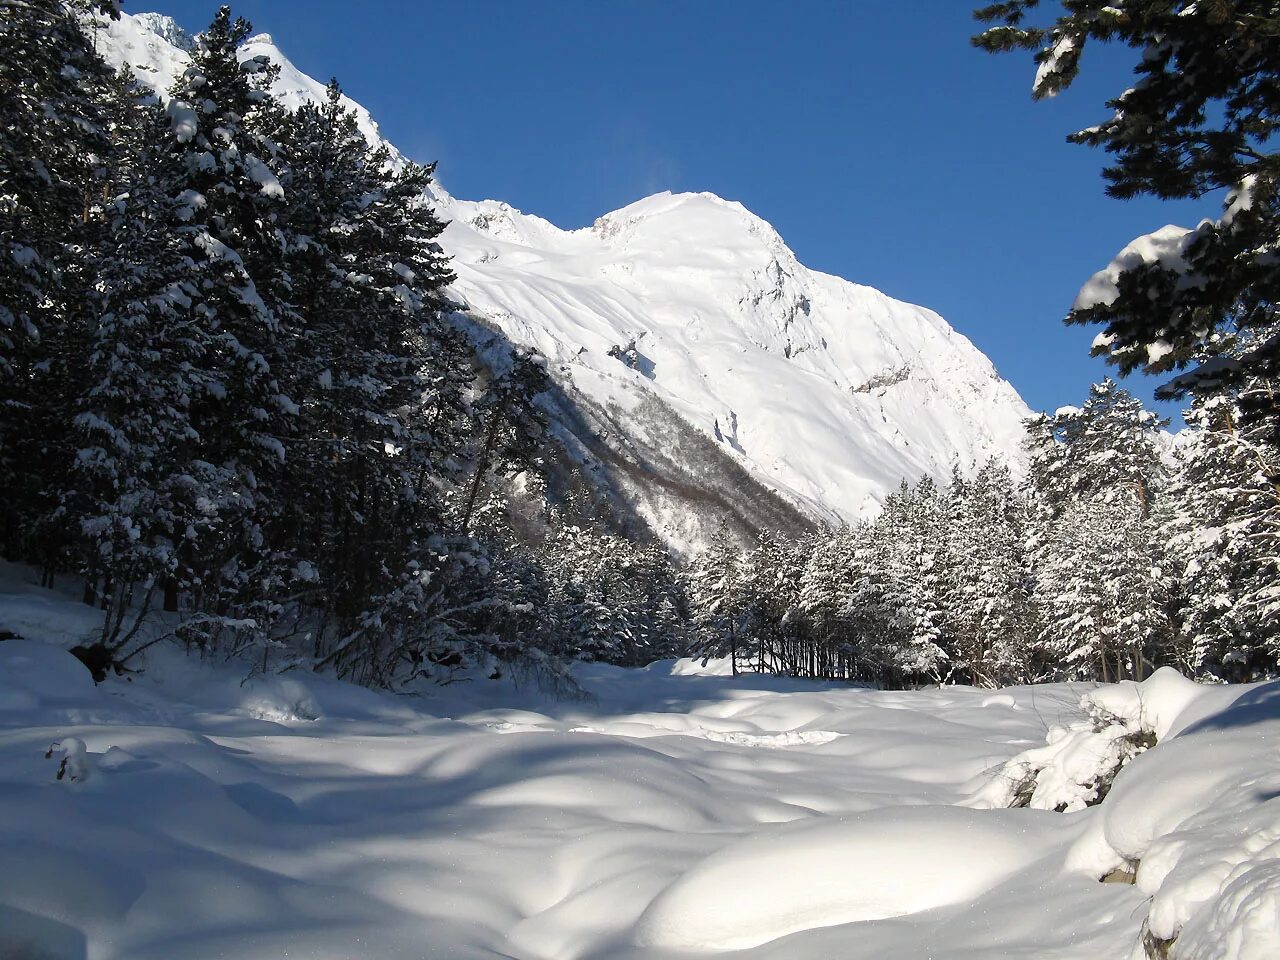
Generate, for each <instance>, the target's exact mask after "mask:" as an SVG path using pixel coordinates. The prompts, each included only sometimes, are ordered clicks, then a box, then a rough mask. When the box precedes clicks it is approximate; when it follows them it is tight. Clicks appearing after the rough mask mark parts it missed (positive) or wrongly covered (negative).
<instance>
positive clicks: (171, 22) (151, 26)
mask: <svg viewBox="0 0 1280 960" xmlns="http://www.w3.org/2000/svg"><path fill="white" fill-rule="evenodd" d="M134 19H135V20H136V21H137V23H138V26H139V27H141V28H142V29H143V30H145V31H147V32H149V33H153V34H155V35H156V36H157V37H159V38H160V39H161V40H163V41H165V42H166V43H169V44H172V45H173V46H175V47H177V48H178V49H179V50H184V51H188V52H190V51H191V50H192V49H193V48H194V47H195V44H196V41H195V37H193V36H192V35H191V34H190V33H189V32H188V31H187V30H185V29H184V28H183V27H181V26H179V25H178V21H177V20H175V19H173V17H170V16H166V15H165V14H163V13H139V14H137V15H136V16H135V17H134Z"/></svg>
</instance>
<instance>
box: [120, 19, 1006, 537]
mask: <svg viewBox="0 0 1280 960" xmlns="http://www.w3.org/2000/svg"><path fill="white" fill-rule="evenodd" d="M190 43H191V37H190V35H189V34H187V33H186V31H184V30H183V29H182V28H181V27H179V26H178V25H177V24H176V23H174V22H173V21H172V20H171V19H170V18H168V17H164V16H160V15H157V14H137V15H128V14H126V15H124V16H123V17H122V18H121V20H119V21H116V22H110V23H107V24H106V26H105V27H104V31H103V37H102V40H101V43H100V47H101V49H102V50H103V52H104V54H105V56H106V57H107V59H108V60H109V61H111V62H113V63H115V64H117V65H120V64H129V65H130V66H131V67H132V68H133V69H134V72H135V73H136V74H137V75H138V77H139V78H140V79H141V80H142V81H143V82H145V83H147V84H148V85H150V86H151V87H153V88H154V89H156V90H157V92H159V93H160V94H162V95H163V94H164V92H165V91H166V90H167V89H168V88H169V86H170V84H171V83H172V82H173V79H174V78H175V77H176V76H178V75H179V74H180V73H181V71H182V70H183V69H184V68H185V65H186V63H187V61H188V54H187V50H189V49H190ZM260 55H266V56H268V57H270V59H271V60H272V61H273V62H275V63H277V64H279V65H280V67H281V73H280V78H279V80H278V81H277V85H276V88H275V92H276V93H277V95H278V96H279V97H280V98H281V99H282V100H283V101H284V102H285V103H286V104H288V105H293V106H296V105H297V104H299V103H301V102H303V101H306V100H314V99H318V98H319V97H320V96H321V95H322V94H323V90H324V85H323V84H321V83H319V82H318V81H316V80H314V79H313V78H311V77H309V76H307V75H306V74H303V73H302V72H301V71H299V70H298V69H297V68H296V67H294V66H293V64H292V63H291V62H290V61H289V60H288V58H287V57H285V56H284V54H283V53H281V51H280V49H279V47H277V46H276V44H275V42H274V41H273V40H272V38H271V37H269V36H266V35H265V34H263V35H259V36H256V37H253V38H251V39H250V40H248V41H247V42H246V43H245V45H244V47H243V56H244V57H245V58H246V59H247V58H249V57H253V56H260ZM348 105H349V106H350V107H351V109H353V110H355V111H356V114H357V119H358V123H359V125H360V129H361V130H362V132H363V133H364V134H365V136H366V137H367V138H369V139H370V140H371V141H373V142H382V139H381V134H380V132H379V130H378V126H377V123H376V122H375V121H374V119H373V118H372V117H371V116H370V115H369V113H368V111H367V110H365V109H364V108H363V107H361V106H360V105H359V104H357V103H355V102H354V101H349V103H348ZM395 155H396V156H397V157H399V156H400V155H399V154H398V153H397V154H395ZM445 173H446V175H447V171H446V172H445ZM432 199H433V201H434V202H435V203H436V204H437V206H438V208H439V211H440V213H441V215H442V216H443V217H444V218H446V219H448V220H450V221H451V223H450V226H449V227H448V229H447V230H446V231H445V233H444V235H443V237H442V243H443V244H444V246H445V249H446V251H447V252H448V253H450V254H451V255H452V256H453V258H454V269H455V270H456V272H457V275H458V279H457V282H456V283H455V284H454V286H453V288H452V292H453V295H454V296H455V297H456V298H457V299H458V300H459V301H462V302H465V303H466V304H467V306H468V308H469V312H470V314H471V315H472V317H473V318H474V319H475V320H476V321H477V323H479V324H481V325H487V326H489V327H491V328H492V329H493V330H494V331H495V332H497V333H500V334H501V335H502V336H505V337H506V338H509V339H510V340H512V341H514V342H516V343H520V344H523V345H527V346H531V347H535V348H536V349H538V350H539V351H541V352H542V353H543V354H544V355H545V356H546V357H547V358H548V360H549V368H550V371H551V373H552V376H553V378H554V380H555V382H556V384H557V391H556V394H557V395H556V397H554V398H552V399H550V400H549V401H548V403H549V406H550V408H552V410H553V415H554V425H555V431H556V433H557V435H558V437H559V438H560V440H561V441H562V443H563V445H564V448H565V450H566V452H567V454H568V456H569V458H571V459H572V460H574V461H575V462H576V464H577V465H578V468H579V469H581V470H583V471H584V472H585V473H586V474H587V475H588V476H590V477H592V478H593V480H594V482H595V483H596V485H597V486H598V488H599V489H600V490H601V491H602V492H604V493H606V494H608V495H610V496H612V497H613V498H615V500H617V501H618V502H619V503H624V504H625V505H626V506H627V508H628V509H630V510H632V511H634V513H635V514H636V515H637V516H638V517H639V518H641V519H642V520H643V521H644V522H645V523H646V524H647V525H648V526H650V527H651V528H653V529H654V530H656V531H658V532H659V533H661V534H662V535H663V536H664V537H665V538H666V539H667V540H668V541H669V542H671V543H672V544H674V545H676V546H677V547H684V546H688V545H692V544H697V543H698V542H700V541H702V540H703V539H705V536H706V534H707V532H708V529H709V524H711V523H714V522H717V521H718V519H721V518H723V519H727V520H728V521H729V522H730V524H731V525H732V526H733V527H735V528H736V529H738V530H739V531H740V532H741V533H743V534H751V533H754V532H756V531H758V530H762V529H773V530H780V531H783V532H794V531H795V530H798V529H802V528H803V527H805V526H806V525H808V524H810V523H812V522H813V521H823V522H839V521H841V520H852V519H856V518H858V517H860V516H864V515H867V514H868V513H871V512H874V511H875V510H876V508H877V504H878V503H879V501H880V500H881V499H883V497H884V496H885V495H886V494H887V493H888V492H890V491H892V490H893V489H895V488H896V487H897V485H898V484H899V482H900V481H901V480H902V479H903V478H904V477H905V478H907V479H911V480H914V479H915V478H917V477H919V476H921V475H924V474H929V475H932V476H934V477H935V478H938V479H942V478H944V477H946V476H947V475H949V473H950V472H951V470H952V467H953V465H955V464H959V466H960V467H961V469H962V470H967V469H968V468H970V467H971V466H973V465H974V464H977V463H980V462H982V461H984V460H986V459H987V458H989V457H993V456H994V457H998V458H1002V459H1005V460H1008V461H1010V462H1013V463H1017V462H1018V461H1019V458H1020V454H1019V442H1020V437H1021V422H1022V420H1023V418H1025V417H1026V416H1027V415H1028V414H1029V412H1030V411H1029V410H1028V409H1027V407H1026V405H1025V403H1023V401H1022V399H1021V398H1020V397H1019V396H1018V394H1017V392H1016V391H1015V390H1014V389H1013V387H1012V386H1010V385H1009V384H1008V383H1007V382H1006V381H1004V380H1002V379H1001V378H1000V377H999V376H998V375H997V373H996V371H995V369H994V367H993V366H992V364H991V362H990V361H989V360H988V359H987V358H986V357H985V356H984V355H983V354H982V353H981V352H980V351H978V350H977V348H975V347H974V346H973V344H972V343H970V341H969V340H968V339H966V338H965V337H963V336H962V335H960V334H959V333H957V332H956V331H955V330H953V329H952V328H951V327H950V326H949V325H948V324H947V323H946V321H944V320H943V319H942V318H941V317H940V316H938V315H937V314H936V313H934V312H932V311H930V310H927V309H924V308H921V307H916V306H912V305H909V304H906V303H901V302H899V301H896V300H893V299H892V298H890V297H888V296H886V295H884V294H882V293H880V292H879V291H877V290H874V289H872V288H870V287H865V286H860V285H858V284H854V283H851V282H849V281H846V280H843V279H840V278H838V277H834V276H829V275H827V274H823V273H819V272H817V271H813V270H810V269H808V268H807V267H805V266H803V265H802V264H801V263H799V261H798V260H797V259H796V257H795V255H794V254H793V253H792V252H791V250H790V249H789V248H788V247H787V246H786V244H785V243H784V242H783V240H782V238H781V237H780V236H779V235H778V233H777V231H775V230H774V229H773V227H771V226H770V225H769V224H768V223H766V222H765V221H764V220H762V219H761V218H759V217H757V216H756V215H755V214H753V213H751V212H750V211H749V210H747V209H746V208H745V207H743V206H742V205H741V204H740V203H736V202H734V201H729V200H724V199H721V198H720V197H717V196H715V195H713V194H710V193H686V194H671V193H660V194H656V195H654V196H651V197H647V198H645V199H643V200H639V201H637V202H636V203H633V204H630V205H628V206H626V207H623V208H622V209H620V210H616V211H614V212H612V213H609V214H606V215H604V216H602V217H600V218H599V219H598V220H597V221H596V222H595V223H594V224H593V225H592V226H590V227H586V228H582V229H579V230H562V229H560V228H559V227H556V226H555V225H553V224H551V223H549V222H548V221H546V220H544V219H542V218H540V217H537V216H534V215H531V214H525V213H522V212H521V211H519V210H517V209H515V208H514V207H512V206H510V205H509V204H506V203H502V202H499V201H494V200H483V201H466V200H458V199H455V198H453V197H452V196H450V195H449V194H448V193H447V192H445V191H444V190H443V189H440V188H436V189H434V190H433V195H432Z"/></svg>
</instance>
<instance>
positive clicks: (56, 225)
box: [0, 0, 118, 578]
mask: <svg viewBox="0 0 1280 960" xmlns="http://www.w3.org/2000/svg"><path fill="white" fill-rule="evenodd" d="M98 9H101V10H104V11H106V12H108V13H112V14H116V11H115V10H114V7H113V5H109V4H102V3H87V2H75V3H64V2H62V0H24V2H22V3H13V4H6V5H4V6H3V7H0V48H2V49H3V50H4V56H3V58H0V61H2V62H0V89H3V90H4V95H3V96H0V489H3V490H4V491H5V504H6V509H5V511H4V514H5V516H4V519H3V520H0V553H3V554H5V555H8V556H14V557H18V556H21V557H23V558H24V559H27V560H30V561H33V562H36V563H39V564H40V565H41V566H42V567H43V568H44V571H45V574H46V578H48V577H51V576H52V573H53V572H54V570H56V569H58V568H59V567H61V566H62V565H63V564H64V563H65V555H64V551H65V545H66V534H67V531H66V528H65V526H64V525H62V524H60V523H58V522H56V521H55V520H54V518H53V517H52V512H53V511H54V510H55V509H56V488H57V486H58V484H59V482H60V480H59V479H57V478H60V477H62V476H65V471H66V470H67V469H68V468H69V458H70V455H71V451H72V449H73V448H72V446H71V442H70V438H69V436H68V429H67V423H68V421H69V409H68V405H69V392H70V390H71V388H72V384H73V383H74V379H75V371H76V370H77V368H78V366H79V363H80V361H81V360H82V359H83V357H84V352H85V343H84V331H85V319H84V317H83V316H82V315H80V314H81V304H82V303H83V301H84V299H85V295H86V292H87V289H88V287H89V286H90V285H91V284H92V280H93V277H92V276H91V275H89V274H87V273H86V272H85V271H84V270H83V269H81V264H80V251H81V250H82V249H83V248H84V247H85V246H86V245H87V244H88V241H89V239H90V238H91V235H92V233H93V232H94V229H95V224H94V223H93V222H92V221H93V213H92V210H91V205H92V203H93V202H94V201H95V200H96V199H97V197H98V194H99V189H98V186H99V184H100V181H101V176H102V168H103V163H104V158H105V157H106V155H107V154H108V152H109V150H110V142H109V139H108V137H107V134H106V131H105V126H104V121H103V116H102V110H101V104H100V98H101V95H102V93H103V90H104V88H105V85H106V83H107V79H108V77H109V71H108V68H107V67H106V65H105V64H104V63H103V61H102V59H101V58H100V57H99V56H98V55H97V54H96V52H95V51H94V49H93V45H92V42H91V40H90V38H89V37H88V36H87V35H86V33H85V30H84V27H83V25H82V22H81V16H82V15H83V14H85V13H87V12H89V11H91V10H98ZM116 15H118V14H116ZM35 464H39V465H40V467H34V466H33V465H35Z"/></svg>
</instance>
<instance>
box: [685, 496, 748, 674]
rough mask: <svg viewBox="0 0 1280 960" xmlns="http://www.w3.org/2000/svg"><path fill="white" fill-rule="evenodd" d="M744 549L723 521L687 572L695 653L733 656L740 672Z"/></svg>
mask: <svg viewBox="0 0 1280 960" xmlns="http://www.w3.org/2000/svg"><path fill="white" fill-rule="evenodd" d="M743 559H744V558H743V550H742V547H741V546H740V545H739V544H738V543H737V541H736V540H735V539H734V538H733V536H732V535H731V534H730V533H729V528H728V525H727V524H726V523H725V522H724V521H721V523H720V524H719V526H717V528H716V530H715V532H714V533H713V534H712V535H711V539H710V542H709V543H708V544H707V546H706V548H705V549H704V550H703V551H702V552H701V553H699V554H698V555H697V556H696V557H694V559H693V562H692V563H691V564H690V567H689V572H688V574H687V577H688V581H689V594H690V597H691V599H692V602H693V609H694V627H695V630H696V640H695V642H694V645H693V649H692V653H693V655H694V656H699V657H703V658H704V659H705V658H709V657H729V658H730V663H731V665H732V666H731V669H732V671H733V673H735V674H736V673H737V672H738V666H739V645H740V641H741V633H742V627H743V624H742V620H743V613H744V610H745V607H746V583H745V579H744V570H743Z"/></svg>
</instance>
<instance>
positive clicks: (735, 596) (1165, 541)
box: [690, 380, 1280, 686]
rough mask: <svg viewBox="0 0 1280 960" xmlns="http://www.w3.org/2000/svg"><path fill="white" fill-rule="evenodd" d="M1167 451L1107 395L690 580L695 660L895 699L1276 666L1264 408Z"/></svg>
mask: <svg viewBox="0 0 1280 960" xmlns="http://www.w3.org/2000/svg"><path fill="white" fill-rule="evenodd" d="M1274 390H1275V385H1274V384H1271V383H1269V382H1251V383H1250V385H1249V386H1248V387H1247V388H1246V390H1245V391H1244V392H1245V394H1246V395H1245V396H1243V397H1230V396H1219V397H1217V398H1214V399H1212V400H1207V401H1204V402H1202V403H1197V404H1196V405H1195V406H1194V407H1193V408H1192V409H1191V410H1189V411H1188V412H1187V414H1186V416H1187V420H1188V426H1187V428H1186V429H1184V430H1182V431H1181V432H1179V433H1178V434H1176V435H1171V434H1169V433H1167V432H1165V431H1164V429H1163V427H1164V426H1165V424H1164V423H1162V422H1161V421H1160V420H1159V419H1158V418H1157V417H1156V416H1155V415H1154V414H1153V413H1151V412H1150V411H1148V410H1144V409H1143V407H1142V404H1141V403H1140V402H1139V401H1138V400H1137V399H1136V398H1134V397H1133V396H1132V395H1130V394H1129V393H1128V392H1127V391H1125V390H1123V389H1121V388H1119V387H1117V386H1116V385H1115V384H1114V383H1113V382H1112V381H1110V380H1105V381H1103V382H1102V383H1100V384H1097V385H1095V386H1094V387H1093V388H1092V389H1091V391H1090V395H1089V397H1088V399H1087V400H1086V401H1085V403H1084V404H1083V405H1082V406H1080V407H1064V408H1062V409H1061V410H1059V411H1057V412H1056V413H1055V414H1054V415H1052V416H1044V415H1041V416H1038V417H1035V418H1033V419H1031V420H1029V421H1028V422H1027V424H1026V427H1027V433H1026V440H1025V448H1026V455H1027V469H1026V475H1025V476H1023V477H1016V478H1015V477H1014V476H1013V475H1012V474H1011V473H1010V470H1009V468H1008V467H1007V466H1006V465H1004V464H1001V463H999V462H995V461H993V462H990V463H988V464H986V465H985V466H983V467H982V468H981V469H979V470H978V471H977V473H976V475H973V476H967V475H966V474H965V473H964V472H962V471H960V470H958V469H957V470H956V471H955V472H954V474H953V476H952V478H951V480H950V482H949V483H948V484H946V485H942V486H940V485H938V484H936V483H935V482H934V481H933V480H931V479H929V478H927V477H926V478H924V479H923V480H920V481H919V482H917V483H916V484H915V485H914V486H908V485H907V484H906V483H904V484H903V486H902V488H901V489H900V490H899V491H898V492H897V493H895V494H893V495H892V496H890V497H889V498H888V499H887V500H886V502H885V504H884V511H883V513H882V514H881V515H880V516H879V517H878V518H876V519H875V520H872V521H868V522H864V523H860V524H857V525H854V526H850V527H846V528H843V529H840V530H835V531H826V532H823V533H820V534H816V535H814V536H813V537H811V538H807V539H801V540H793V541H783V540H778V539H774V538H765V539H764V540H762V542H761V543H760V544H759V546H758V547H755V548H754V549H750V550H745V551H744V550H742V549H740V548H739V547H738V546H736V545H735V544H733V543H732V542H731V541H730V540H729V539H728V538H727V537H725V536H721V537H719V538H717V541H716V542H715V543H714V544H713V545H712V547H711V549H709V550H708V551H707V552H706V553H704V554H702V555H701V556H700V557H699V558H698V559H697V560H696V561H695V562H694V564H693V565H692V568H691V571H690V581H691V589H692V593H693V596H694V601H695V608H696V609H697V611H698V627H699V630H700V642H701V643H702V644H703V647H702V648H701V649H702V651H703V655H710V656H734V658H735V661H736V662H737V663H738V664H739V665H740V666H741V667H742V668H743V669H763V670H768V671H777V672H782V673H789V674H794V675H799V676H817V677H836V678H850V679H855V680H860V681H865V682H868V683H873V684H878V685H885V686H904V685H918V684H932V683H952V682H962V683H972V684H977V685H981V686H1000V685H1006V684H1014V683H1034V682H1040V681H1047V680H1069V679H1089V680H1118V679H1126V678H1131V679H1141V678H1143V677H1145V676H1147V675H1148V674H1149V673H1150V672H1151V671H1152V669H1154V668H1155V667H1157V666H1161V665H1166V664H1168V665H1172V666H1175V667H1177V668H1178V669H1180V670H1182V671H1183V672H1185V673H1186V674H1188V675H1191V676H1198V677H1205V678H1217V679H1222V680H1244V679H1256V678H1258V677H1262V676H1271V675H1274V674H1275V673H1276V671H1277V665H1278V664H1280V450H1278V449H1277V447H1276V445H1275V443H1274V439H1273V438H1274V430H1273V427H1272V426H1271V425H1270V424H1269V423H1268V422H1267V421H1265V420H1264V421H1262V422H1259V421H1258V420H1256V419H1254V420H1242V419H1241V416H1240V411H1239V404H1240V402H1244V403H1245V404H1246V405H1247V404H1248V403H1249V402H1250V401H1251V400H1252V401H1256V402H1259V403H1260V402H1261V401H1260V400H1259V399H1258V398H1256V397H1252V396H1251V394H1252V393H1253V392H1254V391H1262V392H1264V393H1268V394H1269V393H1271V392H1273V391H1274Z"/></svg>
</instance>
